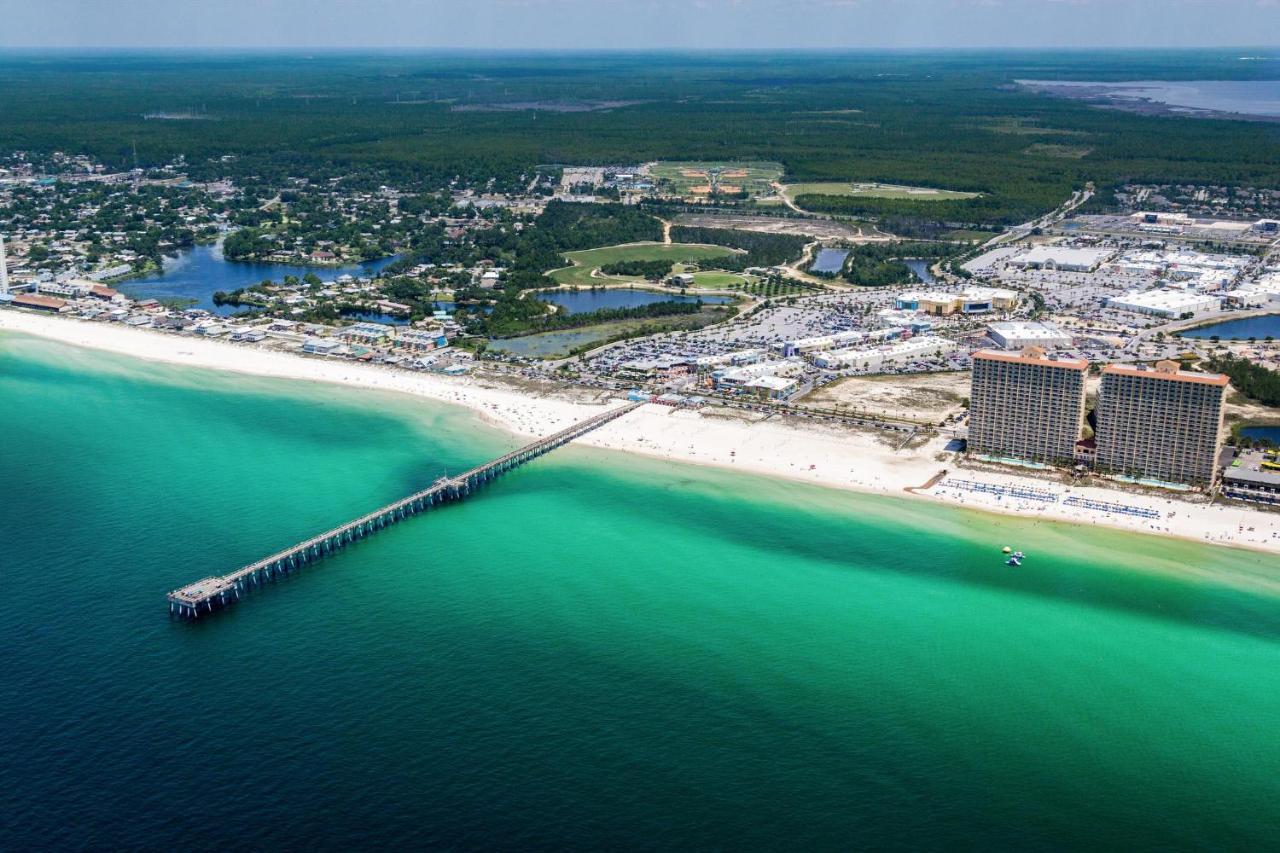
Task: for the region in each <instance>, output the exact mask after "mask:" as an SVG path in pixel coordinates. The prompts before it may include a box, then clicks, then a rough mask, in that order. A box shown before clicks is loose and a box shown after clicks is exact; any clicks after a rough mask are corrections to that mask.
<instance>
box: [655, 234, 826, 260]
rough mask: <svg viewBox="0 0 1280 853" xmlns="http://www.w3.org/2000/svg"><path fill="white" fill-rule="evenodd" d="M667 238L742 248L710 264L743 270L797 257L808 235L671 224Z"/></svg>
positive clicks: (802, 249)
mask: <svg viewBox="0 0 1280 853" xmlns="http://www.w3.org/2000/svg"><path fill="white" fill-rule="evenodd" d="M671 239H672V240H674V241H676V242H677V243H714V244H715V245H717V246H728V247H729V248H731V249H743V250H745V253H744V254H739V255H733V256H732V257H728V258H716V259H715V261H714V262H713V263H714V266H715V267H716V268H717V269H724V270H745V269H746V268H747V267H773V266H778V265H779V264H785V263H786V262H787V261H793V260H795V259H796V258H798V257H800V253H801V252H802V251H804V247H805V245H806V244H807V243H808V242H809V240H810V238H808V237H799V236H796V235H795V234H769V233H766V232H764V231H740V230H737V229H732V228H696V227H693V226H689V225H673V226H672V227H671Z"/></svg>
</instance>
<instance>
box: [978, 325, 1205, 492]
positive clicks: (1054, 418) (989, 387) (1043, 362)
mask: <svg viewBox="0 0 1280 853" xmlns="http://www.w3.org/2000/svg"><path fill="white" fill-rule="evenodd" d="M1088 370H1089V363H1088V362H1087V361H1084V360H1082V359H1070V358H1054V357H1052V356H1048V355H1046V354H1045V351H1044V350H1043V349H1041V348H1040V347H1027V348H1025V349H1024V350H1022V352H1020V353H1016V354H1015V353H1010V352H1001V351H997V350H982V351H980V352H977V353H974V356H973V384H972V390H971V392H970V407H969V432H968V449H969V451H970V452H973V453H976V454H980V455H982V456H985V457H990V458H995V459H1011V460H1019V461H1026V462H1032V463H1040V464H1048V465H1060V464H1069V463H1071V462H1073V461H1074V462H1085V463H1092V464H1094V465H1095V466H1096V467H1097V468H1098V470H1099V471H1100V472H1103V473H1106V474H1109V475H1114V476H1120V477H1129V478H1134V479H1142V480H1150V481H1156V482H1159V483H1168V484H1180V485H1192V486H1209V485H1212V484H1213V482H1214V479H1215V475H1216V472H1217V468H1218V451H1219V447H1220V443H1219V440H1220V437H1221V432H1222V419H1223V408H1224V405H1225V398H1226V388H1227V383H1228V379H1227V377H1226V376H1222V375H1219V374H1211V373H1196V372H1190V371H1184V370H1181V369H1180V366H1179V364H1178V363H1177V362H1174V361H1162V362H1160V363H1158V364H1157V365H1156V366H1155V367H1145V366H1132V365H1122V364H1110V365H1107V366H1106V367H1105V368H1103V371H1102V385H1101V388H1100V390H1099V393H1098V405H1097V409H1096V412H1095V414H1096V418H1095V422H1096V426H1095V432H1094V437H1093V439H1092V440H1088V441H1081V440H1080V434H1081V428H1082V425H1083V422H1084V414H1085V377H1086V376H1087V374H1088Z"/></svg>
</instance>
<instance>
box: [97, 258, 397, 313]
mask: <svg viewBox="0 0 1280 853" xmlns="http://www.w3.org/2000/svg"><path fill="white" fill-rule="evenodd" d="M395 259H396V258H395V256H391V257H387V258H379V259H378V260H376V261H369V262H367V263H363V264H349V265H346V266H340V267H309V266H299V265H297V264H262V263H255V262H248V261H229V260H227V259H226V258H225V257H224V256H223V254H222V243H221V241H219V242H218V243H211V244H205V245H201V246H195V247H194V248H191V249H183V250H182V251H180V252H178V253H177V254H175V255H166V256H165V257H164V269H163V270H161V271H160V272H157V273H153V274H151V275H147V276H143V277H142V278H133V279H129V280H128V281H123V282H121V283H120V284H119V285H118V289H119V290H121V291H122V292H124V293H125V294H126V295H128V296H130V297H132V298H134V299H193V300H195V303H194V305H193V306H192V307H194V308H203V309H204V310H206V311H212V312H213V313H215V314H221V315H223V316H226V315H230V314H235V313H236V312H238V311H244V310H246V309H245V308H244V307H243V306H237V305H214V304H213V294H214V292H215V291H218V290H222V291H226V292H230V291H232V290H235V289H236V288H239V287H248V286H249V285H251V284H258V283H259V282H261V281H263V280H265V279H271V280H272V281H283V280H284V277H285V276H287V275H296V276H297V277H298V278H302V277H303V276H304V275H306V274H307V273H311V272H313V273H315V274H316V275H317V276H319V277H320V278H321V279H323V280H325V281H332V280H333V279H335V278H337V277H338V276H340V275H343V274H349V275H355V276H360V275H363V276H368V275H373V274H374V273H376V272H378V271H379V270H381V269H382V268H383V267H385V266H387V265H388V264H390V263H391V262H392V261H394V260H395Z"/></svg>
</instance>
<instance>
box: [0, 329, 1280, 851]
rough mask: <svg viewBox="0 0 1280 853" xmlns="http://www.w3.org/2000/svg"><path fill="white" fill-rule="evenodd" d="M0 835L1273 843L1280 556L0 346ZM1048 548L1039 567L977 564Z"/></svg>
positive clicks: (402, 404)
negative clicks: (232, 571) (209, 593)
mask: <svg viewBox="0 0 1280 853" xmlns="http://www.w3.org/2000/svg"><path fill="white" fill-rule="evenodd" d="M0 436H2V437H3V445H2V446H3V451H2V452H0V533H2V534H3V541H2V542H0V580H2V581H3V584H2V588H0V592H2V593H3V595H2V596H0V613H2V618H0V647H2V648H3V649H4V650H5V651H4V654H3V655H0V690H2V691H3V701H2V702H0V731H2V732H3V733H4V736H3V737H0V814H2V815H4V819H3V820H0V848H3V849H7V850H19V849H50V848H57V849H68V848H70V849H77V848H91V849H122V848H128V849H173V848H176V847H179V846H181V847H184V848H188V849H219V850H225V849H264V848H281V847H284V848H293V847H303V846H306V847H310V848H314V849H343V850H351V849H370V848H378V847H389V846H399V847H408V846H443V847H451V848H458V849H479V848H483V849H493V848H504V849H547V848H557V849H584V848H598V847H615V848H626V849H654V848H672V847H680V848H688V847H695V848H732V849H756V848H773V847H783V846H785V847H789V848H796V849H833V850H835V849H838V850H847V849H856V848H866V847H875V848H903V849H905V848H919V847H922V846H923V847H933V848H941V847H945V848H948V849H957V848H963V849H983V850H992V849H1009V848H1017V849H1079V848H1086V847H1088V848H1094V849H1096V848H1099V847H1101V848H1124V849H1146V850H1171V849H1191V848H1197V849H1203V848H1206V847H1208V848H1215V849H1228V848H1230V849H1259V848H1263V847H1267V846H1271V845H1273V844H1274V843H1275V827H1276V826H1277V825H1278V823H1280V777H1278V774H1277V772H1276V770H1277V768H1278V767H1280V739H1278V738H1277V737H1276V736H1275V731H1276V728H1277V725H1278V724H1280V583H1278V582H1277V577H1278V576H1280V566H1277V560H1275V558H1273V557H1269V556H1264V555H1258V554H1252V553H1246V552H1233V551H1228V550H1223V549H1212V548H1208V547H1204V546H1199V545H1196V544H1193V543H1181V542H1165V541H1161V540H1158V539H1155V538H1148V537H1139V536H1130V535H1125V534H1120V533H1112V532H1107V531H1098V530H1093V529H1091V530H1088V531H1080V530H1079V529H1074V528H1070V527H1064V526H1057V525H1052V524H1048V523H1033V522H1030V521H1023V520H1010V519H1002V518H996V517H993V516H985V515H978V514H974V513H968V512H962V511H956V510H951V509H948V508H944V507H938V506H933V505H931V504H927V503H925V502H922V501H907V500H891V499H884V498H871V497H864V496H859V495H854V494H844V493H839V492H833V491H828V490H822V489H817V488H811V487H806V486H802V485H797V484H790V483H782V482H773V481H768V480H763V479H758V478H752V477H746V476H741V475H736V474H734V473H732V472H722V471H717V470H710V469H701V468H692V467H684V466H679V465H671V464H660V463H656V462H651V461H647V460H643V459H635V458H630V457H625V456H621V455H617V454H611V453H605V452H602V451H596V450H591V449H587V448H578V447H572V446H571V447H568V448H565V449H563V450H560V451H557V452H556V453H554V454H552V455H550V456H548V457H545V458H543V459H541V460H539V461H537V462H536V463H534V464H532V465H530V466H527V467H525V468H523V469H521V470H520V471H518V472H516V473H514V474H512V475H511V476H509V477H506V478H504V479H503V480H501V481H499V482H498V483H496V484H495V485H494V486H493V487H492V488H490V489H488V490H487V491H485V492H484V493H483V495H482V496H481V497H479V498H478V499H476V500H472V501H469V502H466V503H464V504H460V505H456V506H452V507H448V508H446V509H444V510H442V511H439V512H432V513H430V514H428V515H425V516H422V517H420V518H417V519H414V520H412V521H410V522H409V523H406V524H402V525H398V526H397V527H395V528H393V529H391V530H388V531H386V532H384V533H382V534H379V535H378V536H376V537H374V538H373V539H370V540H368V541H366V542H363V543H360V544H358V545H356V546H355V547H353V548H350V549H349V550H347V551H346V552H345V553H342V554H340V555H339V556H337V557H336V558H333V559H330V560H327V561H325V562H323V563H320V564H318V565H317V566H314V567H311V568H309V569H306V570H305V571H303V572H301V573H300V574H298V575H296V576H295V577H293V578H292V579H290V580H288V581H285V582H282V583H280V584H277V585H276V586H274V587H268V588H267V589H265V590H264V591H262V592H260V593H255V594H253V595H251V596H249V597H248V598H247V599H246V600H244V601H243V602H241V603H240V604H238V605H236V606H235V607H232V608H230V609H228V610H227V611H225V612H223V613H221V614H219V615H217V616H215V617H214V618H211V619H207V620H203V621H201V622H199V623H195V624H187V623H182V622H178V621H171V620H170V619H169V618H168V616H167V610H166V605H165V601H164V593H165V592H166V591H167V590H169V589H171V588H173V587H175V586H179V585H181V584H184V583H186V582H189V581H191V580H194V579H196V578H198V577H201V576H203V575H206V574H209V573H219V572H223V571H225V570H227V569H229V568H232V567H235V566H237V565H240V564H242V563H245V562H248V561H251V560H253V559H255V558H257V557H259V556H261V555H263V554H266V553H268V552H270V551H272V550H275V549H276V548H278V547H280V546H282V545H285V544H288V543H290V542H292V541H295V540H297V539H300V538H303V537H305V536H306V535H308V534H311V533H313V532H316V531H318V530H321V529H324V528H326V527H328V526H330V525H332V524H333V523H334V522H336V521H339V520H344V519H346V518H347V517H350V516H353V515H356V514H358V513H359V512H361V511H363V510H366V509H368V508H370V507H372V506H375V505H378V504H380V503H382V502H385V501H387V500H389V499H391V498H394V497H398V496H400V495H401V494H402V493H406V492H408V491H410V490H411V489H414V488H417V487H419V486H421V485H422V484H424V483H427V482H429V481H431V480H432V479H434V478H435V477H436V476H438V475H439V474H441V473H443V472H444V471H446V470H453V471H456V470H458V469H460V468H462V467H463V466H466V465H469V464H473V463H475V462H477V461H480V460H482V459H484V458H486V457H488V456H490V455H493V454H496V453H498V452H500V451H502V450H504V449H506V448H509V447H512V446H514V445H515V444H516V442H515V440H514V439H511V438H510V437H508V436H505V435H504V434H502V433H499V432H496V431H492V430H489V429H487V428H484V427H482V426H479V425H477V423H476V421H475V420H474V419H473V418H472V416H471V415H469V414H468V413H466V412H464V411H460V410H456V409H451V408H445V407H441V406H438V405H427V404H424V403H422V402H420V401H416V400H411V399H408V398H403V397H398V396H394V395H389V394H378V393H367V392H357V391H353V390H351V389H343V388H332V387H327V386H318V385H307V384H302V383H286V382H278V381H269V380H263V379H251V378H246V377H239V376H232V375H222V374H215V373H205V372H198V371H191V370H185V369H179V368H175V367H170V366H164V365H155V364H148V363H143V362H138V361H132V360H128V359H124V358H119V357H114V356H109V355H104V354H101V353H95V352H89V351H85V350H78V349H74V348H69V347H64V346H60V345H54V344H50V343H47V342H42V341H37V340H36V339H33V338H26V337H20V336H11V335H9V336H3V337H0ZM1006 543H1009V544H1013V545H1015V546H1018V547H1020V548H1023V549H1024V550H1027V551H1028V552H1029V553H1030V555H1031V557H1030V559H1029V560H1028V562H1027V564H1026V565H1025V566H1024V567H1023V568H1022V569H1021V570H1017V571H1014V570H1011V569H1009V568H1007V567H1006V566H1004V565H1003V561H1002V560H1001V559H1000V555H999V554H998V548H999V547H1000V546H1001V545H1003V544H1006Z"/></svg>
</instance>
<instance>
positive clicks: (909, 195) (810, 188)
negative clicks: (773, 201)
mask: <svg viewBox="0 0 1280 853" xmlns="http://www.w3.org/2000/svg"><path fill="white" fill-rule="evenodd" d="M786 192H787V195H788V196H789V197H791V198H792V199H794V198H796V197H797V196H802V195H847V196H862V197H864V198H900V199H912V200H914V201H957V200H959V199H966V198H976V197H977V196H978V193H965V192H957V191H956V190H940V189H934V188H932V187H904V186H899V185H897V184H855V183H852V182H850V183H845V182H843V181H819V182H817V183H809V184H787V187H786Z"/></svg>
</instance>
